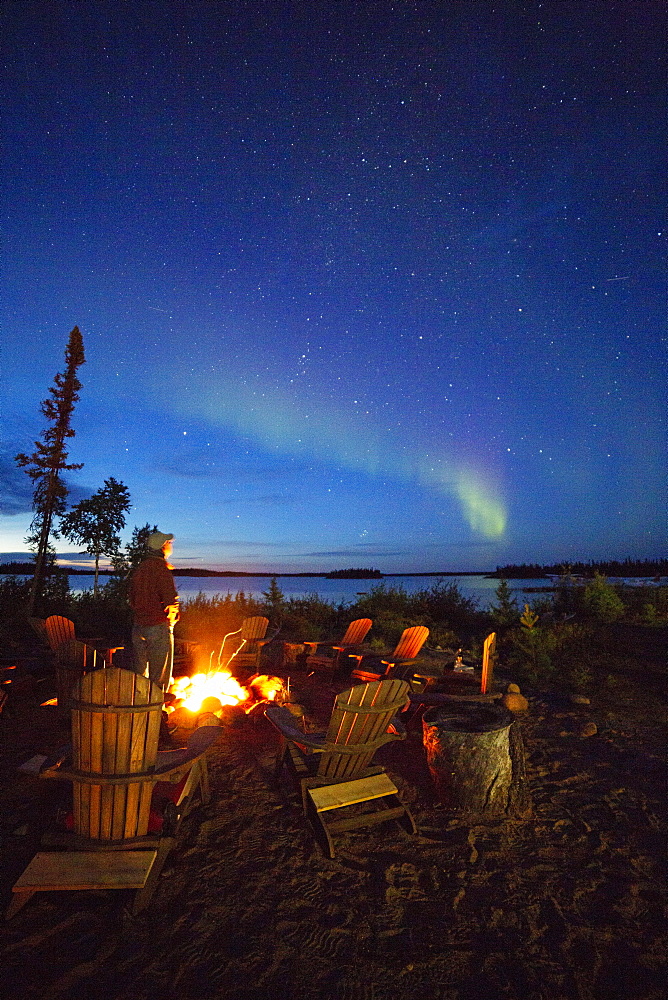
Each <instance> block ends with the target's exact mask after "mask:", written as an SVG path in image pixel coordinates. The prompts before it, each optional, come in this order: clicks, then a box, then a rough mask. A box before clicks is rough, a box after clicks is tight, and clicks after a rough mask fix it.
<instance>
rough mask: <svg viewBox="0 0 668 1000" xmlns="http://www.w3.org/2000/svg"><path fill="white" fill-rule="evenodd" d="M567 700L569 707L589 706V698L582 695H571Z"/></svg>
mask: <svg viewBox="0 0 668 1000" xmlns="http://www.w3.org/2000/svg"><path fill="white" fill-rule="evenodd" d="M569 700H570V703H571V705H591V698H587V696H586V695H584V694H572V695H571V696H570V699H569Z"/></svg>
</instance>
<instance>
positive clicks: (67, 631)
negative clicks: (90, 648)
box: [44, 615, 76, 653]
mask: <svg viewBox="0 0 668 1000" xmlns="http://www.w3.org/2000/svg"><path fill="white" fill-rule="evenodd" d="M44 627H45V628H46V637H47V640H48V643H49V646H51V649H52V650H53V652H54V653H55V652H57V650H58V649H59V648H60V646H62V645H64V643H66V642H71V640H72V639H75V638H76V636H75V634H74V622H72V621H70V619H69V618H63V616H62V615H50V616H49V617H48V618H47V619H46V621H45V622H44Z"/></svg>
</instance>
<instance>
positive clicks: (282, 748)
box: [274, 736, 288, 778]
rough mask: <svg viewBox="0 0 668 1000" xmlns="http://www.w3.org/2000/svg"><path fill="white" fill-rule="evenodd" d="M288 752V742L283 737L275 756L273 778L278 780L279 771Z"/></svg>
mask: <svg viewBox="0 0 668 1000" xmlns="http://www.w3.org/2000/svg"><path fill="white" fill-rule="evenodd" d="M287 752H288V741H287V740H286V739H285V737H284V736H281V742H280V745H279V748H278V752H277V754H276V768H275V771H274V777H276V778H280V776H281V771H282V770H283V765H284V763H285V755H286V753H287Z"/></svg>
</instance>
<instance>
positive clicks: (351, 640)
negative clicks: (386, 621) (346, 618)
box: [340, 618, 372, 646]
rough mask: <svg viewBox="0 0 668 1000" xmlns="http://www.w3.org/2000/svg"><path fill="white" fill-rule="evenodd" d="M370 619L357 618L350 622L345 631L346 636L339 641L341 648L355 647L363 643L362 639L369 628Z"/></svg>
mask: <svg viewBox="0 0 668 1000" xmlns="http://www.w3.org/2000/svg"><path fill="white" fill-rule="evenodd" d="M371 624H372V623H371V619H370V618H358V619H357V620H356V621H354V622H351V623H350V625H349V626H348V628H347V629H346V634H345V635H344V637H343V639H342V640H341V643H340V645H341V646H357V645H359V643H361V642H363V641H364V637H365V636H366V634H367V632H368V631H369V629H370V628H371Z"/></svg>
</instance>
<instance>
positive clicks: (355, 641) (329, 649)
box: [304, 618, 372, 677]
mask: <svg viewBox="0 0 668 1000" xmlns="http://www.w3.org/2000/svg"><path fill="white" fill-rule="evenodd" d="M371 625H372V621H371V619H370V618H358V619H357V620H356V621H354V622H351V623H350V625H349V626H348V628H347V629H346V631H345V634H344V636H343V638H342V639H339V640H338V642H337V641H336V640H331V639H322V640H320V641H319V642H305V643H304V646H306V652H307V656H306V666H307V668H308V669H309V670H315V671H318V672H325V673H328V674H329V676H330V677H333V676H334V674H335V673H336V671H337V670H338V667H339V663H340V658H341V654H345V653H348V651H350V652H354V650H355V648H356V647H357V646H360V645H361V644H362V643H363V642H364V638H365V636H366V634H367V632H368V631H369V629H370V628H371ZM320 647H322V648H320Z"/></svg>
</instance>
